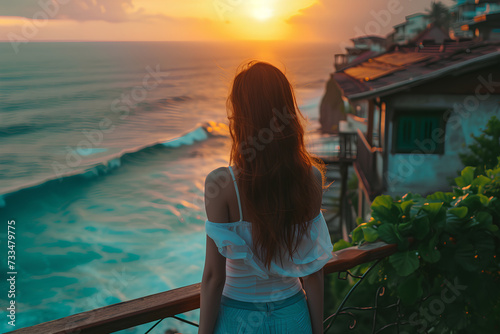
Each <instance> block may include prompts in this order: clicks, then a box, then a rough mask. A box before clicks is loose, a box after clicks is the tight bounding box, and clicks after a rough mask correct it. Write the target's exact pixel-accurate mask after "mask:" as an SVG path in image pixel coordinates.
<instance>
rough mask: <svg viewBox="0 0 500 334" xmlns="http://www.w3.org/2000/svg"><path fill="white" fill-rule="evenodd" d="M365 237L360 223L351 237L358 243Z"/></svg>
mask: <svg viewBox="0 0 500 334" xmlns="http://www.w3.org/2000/svg"><path fill="white" fill-rule="evenodd" d="M363 238H364V235H363V230H362V227H361V225H359V226H358V227H356V228H355V229H354V230H353V231H352V232H351V239H352V242H353V243H355V244H357V243H359V242H361V241H362V240H363Z"/></svg>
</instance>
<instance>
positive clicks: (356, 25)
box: [287, 0, 452, 43]
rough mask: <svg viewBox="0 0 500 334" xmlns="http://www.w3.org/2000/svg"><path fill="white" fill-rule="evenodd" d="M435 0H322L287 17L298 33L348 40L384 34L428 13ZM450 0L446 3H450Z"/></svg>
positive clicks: (310, 37)
mask: <svg viewBox="0 0 500 334" xmlns="http://www.w3.org/2000/svg"><path fill="white" fill-rule="evenodd" d="M431 2H432V0H419V1H414V0H369V1H367V0H348V1H345V0H319V1H318V2H317V3H316V4H314V5H312V6H310V7H308V8H305V9H303V10H301V11H300V13H299V14H298V15H295V16H292V17H291V18H290V19H288V20H287V23H289V24H290V25H291V26H292V27H293V29H294V31H295V32H296V33H297V34H299V33H300V34H302V35H304V34H305V35H306V36H308V38H309V39H312V40H322V41H331V42H338V43H347V42H348V41H349V40H350V39H351V38H353V37H356V36H360V35H382V36H385V35H386V34H388V33H390V32H391V31H392V27H393V26H394V25H396V24H398V23H401V22H404V20H405V16H407V15H410V14H414V13H417V12H425V10H426V8H429V7H430V3H431ZM451 3H452V2H451V0H446V1H445V4H446V5H450V4H451Z"/></svg>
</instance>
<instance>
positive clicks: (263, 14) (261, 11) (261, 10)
mask: <svg viewBox="0 0 500 334" xmlns="http://www.w3.org/2000/svg"><path fill="white" fill-rule="evenodd" d="M252 16H253V17H254V18H256V19H257V20H259V21H266V20H268V19H270V18H271V17H273V10H272V9H271V8H269V7H258V8H255V9H254V10H253V11H252Z"/></svg>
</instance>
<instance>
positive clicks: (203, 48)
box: [0, 42, 334, 333]
mask: <svg viewBox="0 0 500 334" xmlns="http://www.w3.org/2000/svg"><path fill="white" fill-rule="evenodd" d="M23 46H25V47H24V48H23V50H22V51H21V52H20V53H19V54H18V55H15V54H14V53H13V51H12V49H11V48H10V45H9V44H8V43H0V80H1V81H0V82H1V91H0V106H1V110H0V194H2V197H1V199H0V217H1V219H2V221H4V222H5V224H3V226H4V228H3V229H2V231H0V238H1V240H2V245H4V244H5V242H6V240H7V239H6V232H7V231H6V230H7V220H11V219H14V220H15V221H16V270H17V272H18V274H17V278H16V279H17V281H16V311H17V313H16V327H15V328H12V327H11V326H9V325H7V321H2V322H1V323H0V330H1V331H2V332H5V331H9V330H13V329H18V328H21V327H25V326H31V325H34V324H37V323H40V322H45V321H49V320H53V319H57V318H61V317H64V316H68V315H71V314H74V313H78V312H82V311H86V310H90V309H94V308H98V307H102V306H106V305H110V304H114V303H117V302H121V301H126V300H130V299H134V298H139V297H142V296H145V295H149V294H153V293H157V292H162V291H166V290H170V289H174V288H177V287H181V286H185V285H189V284H193V283H197V282H199V281H200V280H201V275H202V270H203V262H204V252H205V233H204V221H205V215H204V204H203V182H204V178H205V176H206V175H207V174H208V173H209V172H210V171H211V170H213V169H214V168H216V167H219V166H224V165H227V164H228V153H229V144H230V143H229V137H228V136H227V132H225V131H224V125H223V124H225V123H227V121H226V111H225V98H226V95H227V91H228V86H229V83H230V80H231V79H232V77H233V76H234V73H235V69H236V67H237V65H239V64H240V63H241V62H242V61H243V60H245V59H247V60H248V59H250V58H259V59H263V60H268V61H271V62H273V63H277V64H278V65H279V66H280V67H282V68H283V66H282V65H280V63H283V64H285V65H286V72H287V75H288V76H289V77H290V79H291V81H292V82H293V84H294V86H295V87H296V93H297V97H298V102H299V104H300V106H301V109H302V111H303V112H304V113H305V114H306V115H308V116H309V119H310V125H309V130H310V131H311V132H313V131H314V129H315V128H316V127H317V119H318V110H317V109H318V104H319V100H320V98H321V95H322V93H323V87H324V85H325V83H326V80H327V79H328V77H329V73H330V71H331V63H332V57H333V54H334V50H332V48H331V46H329V45H317V44H303V45H285V44H279V43H264V44H257V43H245V44H210V43H180V42H165V43H29V44H26V45H23ZM151 73H154V74H155V75H156V78H157V79H158V80H156V81H154V78H155V77H154V76H153V75H152V74H151ZM148 75H149V77H148V79H147V80H146V84H147V85H145V84H144V82H145V77H147V76H148ZM155 83H157V84H156V85H155ZM153 86H154V87H153ZM137 87H138V88H137ZM145 87H149V88H147V89H146V88H145ZM127 96H128V99H127ZM134 96H135V98H134ZM125 110H126V111H125ZM209 122H210V123H209ZM5 248H6V247H5ZM5 251H6V250H5ZM5 265H6V264H2V275H3V276H2V277H3V278H2V286H1V289H2V291H7V290H8V289H7V285H6V283H4V282H6V280H5V279H4V275H5V273H6V272H7V270H6V267H5ZM0 302H1V304H2V310H5V308H4V305H7V302H8V301H7V299H6V294H5V293H2V294H1V295H0ZM2 312H3V311H2ZM183 317H185V318H187V319H189V320H191V321H194V322H198V317H199V311H198V310H196V311H192V312H188V313H185V314H184V315H183ZM2 318H4V319H5V318H6V317H5V316H2ZM149 326H151V325H149ZM146 327H148V326H140V327H139V328H133V329H129V330H126V331H124V332H126V333H143V332H145V331H146ZM171 327H175V328H177V329H178V330H179V331H182V332H183V333H195V332H196V329H194V328H193V327H191V326H189V325H185V324H183V323H181V322H179V321H177V320H172V319H167V320H164V322H162V324H161V325H159V326H157V327H156V328H155V330H154V332H156V333H162V332H164V331H165V330H166V329H167V328H171Z"/></svg>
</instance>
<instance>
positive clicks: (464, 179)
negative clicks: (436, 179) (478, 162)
mask: <svg viewBox="0 0 500 334" xmlns="http://www.w3.org/2000/svg"><path fill="white" fill-rule="evenodd" d="M475 170H476V167H470V166H467V167H465V168H464V169H463V170H462V173H461V176H459V177H457V178H455V182H456V183H457V186H459V187H460V188H464V187H467V186H468V185H470V184H471V183H472V181H473V180H474V171H475Z"/></svg>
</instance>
